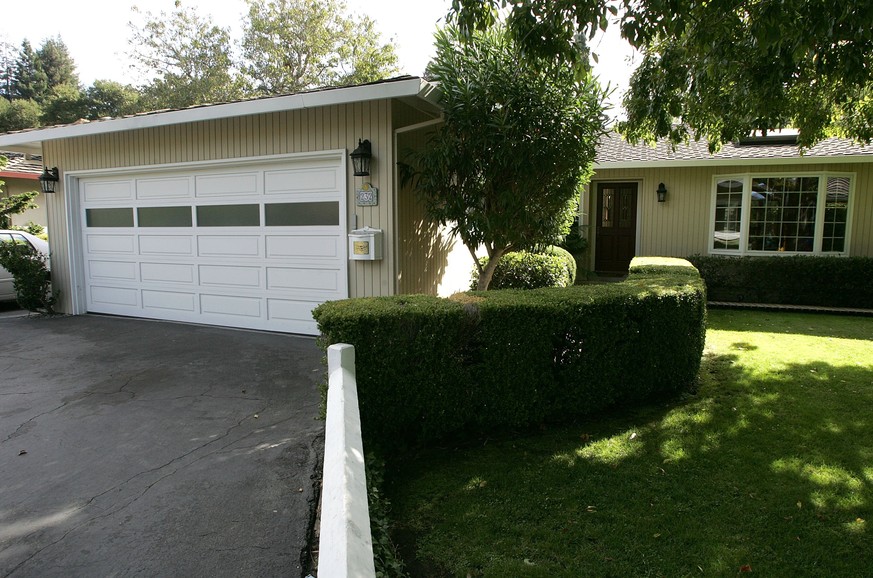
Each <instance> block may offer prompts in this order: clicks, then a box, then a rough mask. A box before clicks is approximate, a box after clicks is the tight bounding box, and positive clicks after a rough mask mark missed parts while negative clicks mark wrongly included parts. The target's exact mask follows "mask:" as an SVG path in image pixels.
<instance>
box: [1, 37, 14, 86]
mask: <svg viewBox="0 0 873 578" xmlns="http://www.w3.org/2000/svg"><path fill="white" fill-rule="evenodd" d="M16 54H17V52H16V50H15V47H14V46H12V45H11V44H9V43H8V42H5V41H2V40H0V98H5V99H6V100H12V79H13V78H14V73H13V72H14V70H15V68H14V67H15V56H16Z"/></svg>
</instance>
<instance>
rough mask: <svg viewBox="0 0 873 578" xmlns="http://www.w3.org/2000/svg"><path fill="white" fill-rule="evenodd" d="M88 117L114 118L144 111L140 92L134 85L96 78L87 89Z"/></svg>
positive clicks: (86, 104)
mask: <svg viewBox="0 0 873 578" xmlns="http://www.w3.org/2000/svg"><path fill="white" fill-rule="evenodd" d="M84 101H85V107H86V109H87V116H86V118H89V119H92V120H93V119H98V118H114V117H120V116H126V115H129V114H136V113H137V112H141V111H142V107H141V105H140V94H139V92H138V91H137V90H136V89H135V88H134V87H132V86H130V85H126V84H121V83H120V82H115V81H114V80H95V81H94V84H93V85H91V86H89V87H88V88H86V89H85V94H84Z"/></svg>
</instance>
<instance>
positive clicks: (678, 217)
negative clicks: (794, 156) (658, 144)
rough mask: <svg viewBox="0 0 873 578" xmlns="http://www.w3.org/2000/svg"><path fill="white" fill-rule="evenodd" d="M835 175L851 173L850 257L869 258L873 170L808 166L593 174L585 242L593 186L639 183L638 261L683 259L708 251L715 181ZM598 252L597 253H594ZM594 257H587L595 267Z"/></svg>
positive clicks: (872, 246)
mask: <svg viewBox="0 0 873 578" xmlns="http://www.w3.org/2000/svg"><path fill="white" fill-rule="evenodd" d="M811 171H812V172H814V171H834V172H844V173H855V191H854V200H853V203H854V205H853V212H852V230H851V240H850V248H849V251H850V254H851V255H852V256H865V257H873V164H870V163H864V164H861V163H857V164H854V163H853V164H825V163H819V164H809V165H768V166H760V165H756V166H749V165H737V166H719V167H664V168H657V167H654V168H646V169H603V170H599V171H597V172H596V174H595V175H594V178H593V179H592V184H591V186H590V187H589V189H590V191H589V194H588V195H587V196H586V203H585V205H584V206H583V209H582V210H583V213H586V212H587V213H588V214H587V219H588V221H587V223H588V224H589V228H588V231H589V233H588V234H589V238H588V240H589V242H590V243H591V246H592V247H593V246H594V242H595V239H594V236H595V226H596V223H595V219H596V218H597V215H596V213H597V211H596V196H595V193H594V191H596V188H597V184H596V183H597V182H603V181H637V182H639V193H638V195H639V197H638V211H639V213H640V226H639V230H638V233H637V234H638V246H639V251H638V255H661V256H671V257H686V256H688V255H693V254H695V253H701V254H706V253H707V252H708V250H709V225H710V219H711V211H712V210H713V209H712V179H713V176H715V175H730V174H743V173H755V174H768V173H781V174H786V173H792V172H811ZM658 183H664V185H665V186H666V187H667V190H668V193H667V201H666V202H665V203H658V202H657V197H656V195H655V190H656V189H657V188H658ZM595 250H596V248H595ZM593 255H594V251H590V258H591V266H593Z"/></svg>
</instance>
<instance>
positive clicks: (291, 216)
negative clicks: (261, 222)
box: [264, 202, 339, 227]
mask: <svg viewBox="0 0 873 578" xmlns="http://www.w3.org/2000/svg"><path fill="white" fill-rule="evenodd" d="M264 219H265V220H266V224H267V226H268V227H307V226H309V227H313V226H336V225H339V203H337V202H327V203H267V204H266V205H265V207H264Z"/></svg>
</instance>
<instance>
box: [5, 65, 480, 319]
mask: <svg viewBox="0 0 873 578" xmlns="http://www.w3.org/2000/svg"><path fill="white" fill-rule="evenodd" d="M437 100H438V97H437V93H436V90H435V87H434V86H433V85H431V84H430V83H428V82H427V81H425V80H422V79H420V78H417V77H408V76H406V77H399V78H394V79H390V80H386V81H381V82H376V83H370V84H365V85H359V86H352V87H342V88H330V89H320V90H313V91H309V92H304V93H299V94H294V95H287V96H276V97H269V98H259V99H254V100H247V101H241V102H232V103H225V104H216V105H209V106H198V107H192V108H187V109H183V110H172V111H162V112H155V113H147V114H140V115H135V116H131V117H125V118H118V119H111V120H100V121H92V122H89V123H78V124H73V125H65V126H57V127H47V128H42V129H34V130H28V131H21V132H17V133H9V134H6V135H0V150H7V149H8V150H17V151H21V152H28V153H32V154H41V155H42V156H43V159H44V162H45V164H46V165H47V166H48V167H50V168H52V167H55V166H56V167H58V170H59V174H60V182H59V183H58V186H57V191H56V192H55V194H53V195H48V197H49V198H48V199H47V202H46V205H47V213H48V215H47V217H48V225H49V227H50V230H51V236H50V243H51V251H52V274H53V280H54V284H55V288H56V289H59V290H60V292H61V293H60V295H61V300H60V303H59V304H58V305H59V306H58V309H59V310H60V311H63V312H67V313H72V314H79V313H85V312H96V313H108V314H117V315H128V316H135V317H145V318H153V319H165V320H176V321H185V322H196V323H205V324H215V325H224V326H233V327H242V328H252V329H264V330H275V331H285V332H292V333H304V334H314V333H316V332H317V329H316V326H315V323H314V321H313V320H312V317H311V310H312V309H313V307H315V306H316V305H318V304H319V303H322V302H324V301H327V300H333V299H342V298H347V297H364V296H379V295H393V294H396V293H414V292H421V291H430V292H434V291H435V290H436V287H437V285H438V283H439V280H440V279H441V278H443V277H444V276H445V273H446V269H447V268H449V261H450V253H451V251H452V249H453V247H452V244H451V243H448V242H447V241H446V240H445V239H444V238H443V237H441V235H440V233H439V231H435V230H434V228H433V227H431V226H430V225H427V224H426V223H425V222H424V220H423V218H422V216H421V210H420V208H418V206H417V205H416V203H415V202H414V199H413V196H412V193H411V191H409V190H408V188H404V187H401V186H400V178H399V176H398V172H397V161H398V160H399V155H400V153H399V151H402V150H405V149H407V148H409V147H413V146H417V144H416V143H418V144H420V143H421V142H423V136H422V134H423V131H424V130H426V129H427V127H429V126H432V125H433V124H434V123H436V122H439V118H440V114H441V111H440V108H439V106H438V105H437ZM363 140H367V141H369V143H370V146H371V152H372V158H371V167H370V170H369V175H367V176H356V175H354V174H353V170H352V163H351V162H350V159H349V153H350V152H352V151H353V150H354V149H356V148H357V147H358V145H359V144H360V143H361V142H362V141H363ZM358 191H361V192H362V194H361V195H358V194H357V192H358ZM364 228H371V229H378V230H379V231H380V232H381V236H379V235H377V234H375V233H374V234H373V238H372V239H368V240H365V241H359V242H358V244H354V242H353V241H352V240H350V239H349V233H351V232H352V231H353V230H358V229H364ZM368 242H371V243H373V244H379V247H378V249H379V250H376V247H375V246H371V245H368V244H367V243H368ZM361 243H363V244H361ZM350 244H351V246H352V250H351V251H350V250H349V246H350ZM359 249H363V250H362V251H359ZM359 253H361V254H359ZM378 253H381V255H378ZM463 253H464V254H466V251H463ZM378 256H381V258H377V259H373V257H378ZM467 259H469V257H467ZM464 269H465V270H464V275H465V279H464V281H467V279H468V278H469V269H468V268H466V266H465V267H464Z"/></svg>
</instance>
